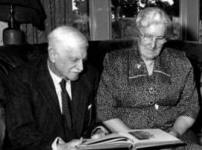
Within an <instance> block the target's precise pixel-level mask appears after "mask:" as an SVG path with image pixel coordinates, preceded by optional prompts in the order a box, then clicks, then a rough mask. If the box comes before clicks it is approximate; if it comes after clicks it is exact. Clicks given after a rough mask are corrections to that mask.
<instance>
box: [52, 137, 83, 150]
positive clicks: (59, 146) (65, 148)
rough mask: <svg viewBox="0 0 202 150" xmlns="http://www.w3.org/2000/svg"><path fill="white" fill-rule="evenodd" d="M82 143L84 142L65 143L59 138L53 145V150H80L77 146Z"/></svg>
mask: <svg viewBox="0 0 202 150" xmlns="http://www.w3.org/2000/svg"><path fill="white" fill-rule="evenodd" d="M81 143H82V140H77V139H74V140H71V141H69V142H67V143H66V142H65V141H63V140H62V139H61V138H60V137H57V138H56V139H55V141H54V142H53V144H52V149H53V150H78V148H77V146H78V145H80V144H81Z"/></svg>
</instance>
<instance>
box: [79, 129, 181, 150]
mask: <svg viewBox="0 0 202 150" xmlns="http://www.w3.org/2000/svg"><path fill="white" fill-rule="evenodd" d="M183 144H184V143H183V141H181V140H180V139H178V138H176V137H174V136H172V135H170V134H169V133H167V132H165V131H163V130H161V129H137V130H129V131H128V132H124V133H111V134H108V135H106V136H104V137H102V138H99V139H86V140H85V141H84V142H83V143H82V144H81V145H79V149H83V150H85V149H86V150H87V149H115V148H128V149H131V148H132V149H133V150H134V149H141V148H150V147H166V146H168V147H170V146H178V145H179V146H180V145H183Z"/></svg>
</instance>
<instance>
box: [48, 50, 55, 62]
mask: <svg viewBox="0 0 202 150" xmlns="http://www.w3.org/2000/svg"><path fill="white" fill-rule="evenodd" d="M48 56H49V59H50V61H51V62H52V63H54V62H55V58H56V52H55V50H54V49H53V48H52V47H50V46H49V47H48Z"/></svg>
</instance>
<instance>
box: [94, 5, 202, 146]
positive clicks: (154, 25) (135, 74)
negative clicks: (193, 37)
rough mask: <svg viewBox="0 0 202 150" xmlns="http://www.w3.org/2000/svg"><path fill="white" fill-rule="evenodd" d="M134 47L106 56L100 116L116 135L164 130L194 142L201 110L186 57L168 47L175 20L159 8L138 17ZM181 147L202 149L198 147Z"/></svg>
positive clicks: (149, 10) (148, 9)
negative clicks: (136, 131) (172, 22)
mask: <svg viewBox="0 0 202 150" xmlns="http://www.w3.org/2000/svg"><path fill="white" fill-rule="evenodd" d="M136 25H137V28H138V30H139V37H138V40H137V41H134V47H133V48H132V49H125V50H120V51H113V52H111V53H109V54H107V55H106V57H105V60H104V70H103V73H102V76H101V81H100V85H99V88H98V93H97V114H98V118H99V119H101V120H102V121H103V123H104V125H106V126H107V127H108V128H109V129H110V130H111V131H113V132H120V131H125V130H128V129H130V128H132V129H137V128H161V129H163V130H165V131H167V132H169V133H170V134H172V135H174V136H176V137H179V138H181V139H183V140H184V141H185V142H187V143H192V142H193V141H192V140H191V139H190V135H191V132H189V128H190V127H191V126H192V125H193V123H194V122H195V118H196V117H197V115H198V112H199V104H198V95H197V90H196V86H195V82H194V79H193V78H194V77H193V68H192V66H191V64H190V62H189V60H188V59H187V57H186V56H185V53H183V52H181V51H177V50H174V49H171V48H167V47H164V44H165V42H166V41H167V39H168V38H169V36H168V35H169V30H168V29H169V27H170V26H171V21H170V19H169V17H168V16H167V14H166V13H165V12H164V11H162V10H161V9H159V8H154V7H151V8H149V7H148V8H146V9H144V10H142V11H141V12H140V13H139V14H138V16H137V18H136ZM180 148H181V149H194V150H197V149H202V147H200V146H198V145H194V144H187V146H184V147H180Z"/></svg>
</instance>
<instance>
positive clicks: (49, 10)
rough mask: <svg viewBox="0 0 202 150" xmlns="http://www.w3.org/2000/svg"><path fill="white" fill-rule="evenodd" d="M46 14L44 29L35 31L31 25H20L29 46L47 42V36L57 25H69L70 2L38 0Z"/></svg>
mask: <svg viewBox="0 0 202 150" xmlns="http://www.w3.org/2000/svg"><path fill="white" fill-rule="evenodd" d="M40 1H41V4H42V6H43V8H44V11H45V13H46V20H45V23H44V24H45V29H44V30H43V31H41V30H39V29H37V28H36V27H34V26H33V25H32V24H22V25H21V29H22V30H23V31H24V33H25V37H26V41H27V43H29V44H38V43H45V42H47V34H48V33H49V32H50V31H51V30H52V29H54V28H55V27H57V26H59V25H64V24H70V22H71V16H72V15H71V13H72V1H71V0H40Z"/></svg>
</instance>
